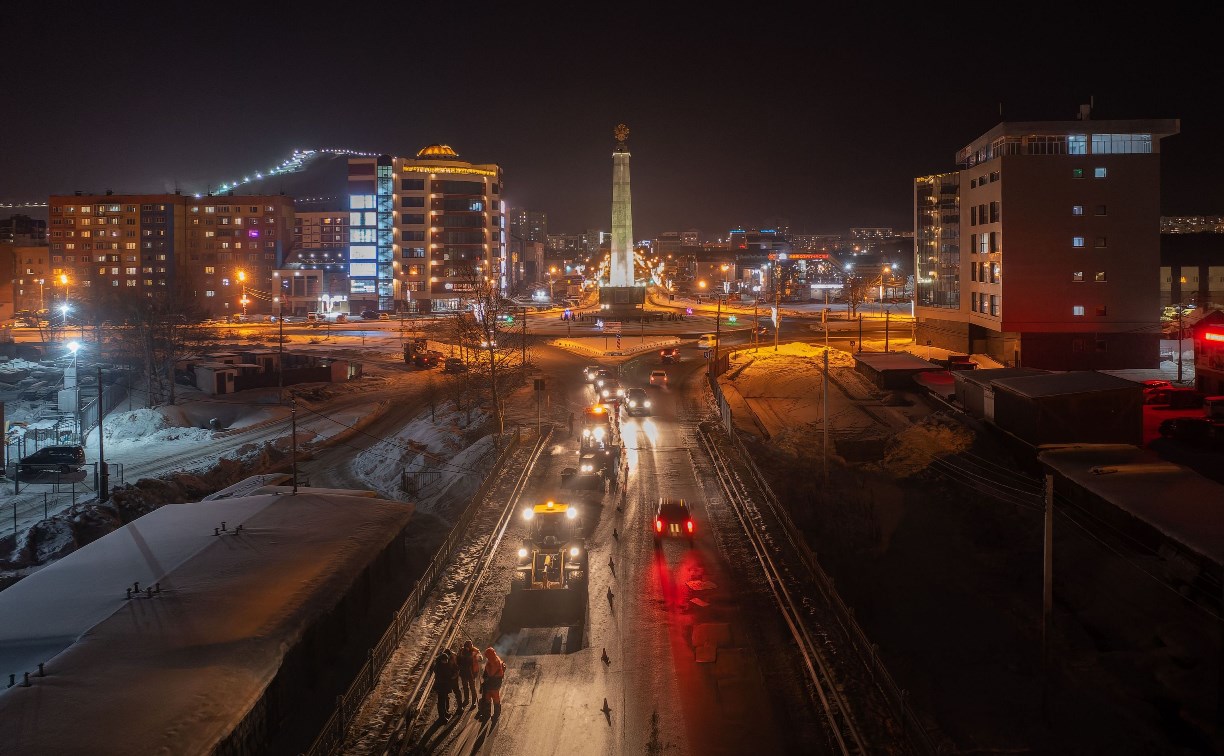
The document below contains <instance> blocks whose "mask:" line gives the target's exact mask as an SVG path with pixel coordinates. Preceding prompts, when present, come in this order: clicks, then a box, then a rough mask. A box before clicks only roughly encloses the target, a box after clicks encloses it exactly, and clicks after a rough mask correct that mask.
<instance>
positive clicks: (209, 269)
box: [204, 265, 217, 276]
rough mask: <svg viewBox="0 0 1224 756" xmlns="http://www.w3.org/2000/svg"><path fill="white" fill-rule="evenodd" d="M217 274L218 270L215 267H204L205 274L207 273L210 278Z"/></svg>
mask: <svg viewBox="0 0 1224 756" xmlns="http://www.w3.org/2000/svg"><path fill="white" fill-rule="evenodd" d="M216 272H217V269H216V268H215V267H213V266H211V265H206V266H204V273H205V275H209V276H211V275H212V274H214V273H216Z"/></svg>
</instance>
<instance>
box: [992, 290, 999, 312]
mask: <svg viewBox="0 0 1224 756" xmlns="http://www.w3.org/2000/svg"><path fill="white" fill-rule="evenodd" d="M990 314H991V315H994V316H995V317H998V316H999V295H998V294H991V295H990Z"/></svg>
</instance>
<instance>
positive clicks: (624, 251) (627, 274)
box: [608, 123, 633, 287]
mask: <svg viewBox="0 0 1224 756" xmlns="http://www.w3.org/2000/svg"><path fill="white" fill-rule="evenodd" d="M613 133H614V134H615V135H616V149H615V150H613V151H612V264H611V267H610V272H609V275H608V285H609V286H613V287H616V286H633V199H632V196H631V195H630V193H629V147H628V145H626V144H625V140H626V139H628V138H629V127H628V126H626V125H625V124H623V123H622V124H620V125H619V126H617V127H616V129H615V131H613Z"/></svg>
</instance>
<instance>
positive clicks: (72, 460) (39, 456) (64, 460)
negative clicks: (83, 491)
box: [17, 444, 85, 477]
mask: <svg viewBox="0 0 1224 756" xmlns="http://www.w3.org/2000/svg"><path fill="white" fill-rule="evenodd" d="M84 466H85V447H83V446H81V445H79V444H76V445H68V446H44V447H43V448H41V449H39V450H38V451H36V452H34V453H33V454H27V455H26V456H24V457H22V458H21V462H19V463H18V464H17V475H18V477H32V476H36V475H38V474H39V473H70V472H76V471H78V470H80V469H81V468H82V467H84Z"/></svg>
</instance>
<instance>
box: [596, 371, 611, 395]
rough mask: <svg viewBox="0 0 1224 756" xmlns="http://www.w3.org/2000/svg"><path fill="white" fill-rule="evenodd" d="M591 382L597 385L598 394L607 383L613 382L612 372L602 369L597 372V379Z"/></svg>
mask: <svg viewBox="0 0 1224 756" xmlns="http://www.w3.org/2000/svg"><path fill="white" fill-rule="evenodd" d="M591 380H592V381H593V382H594V383H595V389H596V392H597V393H598V389H601V388H603V385H604V384H605V383H607V382H608V381H610V380H612V371H611V370H608V369H607V368H602V367H601V368H599V369H598V370H596V371H595V377H594V378H592V379H591Z"/></svg>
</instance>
